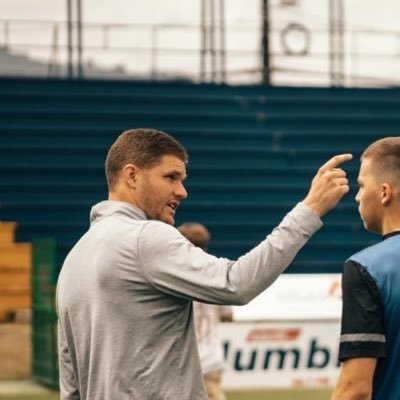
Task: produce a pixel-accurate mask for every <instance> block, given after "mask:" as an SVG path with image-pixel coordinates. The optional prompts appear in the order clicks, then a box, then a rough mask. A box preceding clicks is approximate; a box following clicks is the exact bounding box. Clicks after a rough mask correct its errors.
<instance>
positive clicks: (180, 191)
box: [176, 183, 188, 199]
mask: <svg viewBox="0 0 400 400" xmlns="http://www.w3.org/2000/svg"><path fill="white" fill-rule="evenodd" d="M176 195H177V196H178V197H179V198H180V199H186V198H187V197H188V192H187V190H186V188H185V186H184V185H183V183H180V184H179V186H178V188H177V190H176Z"/></svg>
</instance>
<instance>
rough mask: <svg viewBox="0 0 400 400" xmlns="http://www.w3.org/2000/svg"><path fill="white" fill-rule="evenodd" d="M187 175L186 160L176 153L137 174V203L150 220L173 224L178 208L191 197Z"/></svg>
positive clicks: (163, 157) (166, 156) (162, 158)
mask: <svg viewBox="0 0 400 400" xmlns="http://www.w3.org/2000/svg"><path fill="white" fill-rule="evenodd" d="M185 178H186V167H185V163H184V162H183V161H182V160H181V159H180V158H178V157H176V156H173V155H165V156H162V157H161V159H160V162H159V163H158V164H157V165H155V166H154V167H151V168H149V169H140V170H139V171H138V174H137V182H138V186H137V188H138V192H137V197H136V204H137V206H138V207H139V208H141V209H142V210H143V211H144V212H145V213H146V214H147V216H148V217H149V218H150V219H154V220H158V221H163V222H165V223H167V224H170V225H173V224H174V223H175V219H174V216H175V211H176V209H177V208H178V206H179V204H180V202H181V201H182V200H184V199H186V198H187V192H186V189H185V187H184V186H183V181H184V180H185Z"/></svg>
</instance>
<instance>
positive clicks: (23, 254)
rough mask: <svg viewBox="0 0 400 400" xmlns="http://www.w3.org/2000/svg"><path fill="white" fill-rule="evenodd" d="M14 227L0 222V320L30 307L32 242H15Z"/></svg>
mask: <svg viewBox="0 0 400 400" xmlns="http://www.w3.org/2000/svg"><path fill="white" fill-rule="evenodd" d="M16 228H17V223H16V222H1V221H0V321H4V320H6V319H7V317H8V316H9V315H10V313H15V312H16V311H18V310H21V309H29V308H30V307H31V270H32V266H31V264H32V261H31V259H32V245H31V244H30V243H16V242H15V230H16Z"/></svg>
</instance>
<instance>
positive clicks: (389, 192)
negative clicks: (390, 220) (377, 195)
mask: <svg viewBox="0 0 400 400" xmlns="http://www.w3.org/2000/svg"><path fill="white" fill-rule="evenodd" d="M394 196H395V189H394V187H393V186H392V185H391V184H390V183H382V186H381V204H382V205H383V206H386V205H388V204H390V202H391V201H392V199H393V197H394Z"/></svg>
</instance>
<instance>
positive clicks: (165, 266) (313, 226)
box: [57, 201, 322, 400]
mask: <svg viewBox="0 0 400 400" xmlns="http://www.w3.org/2000/svg"><path fill="white" fill-rule="evenodd" d="M321 225H322V223H321V220H320V219H319V218H318V216H317V215H316V214H315V213H314V212H312V211H311V210H310V209H308V208H307V207H306V206H305V205H303V204H302V203H299V204H298V205H297V206H296V207H295V208H294V209H293V210H292V211H291V212H290V213H289V214H287V215H286V217H285V218H284V219H283V221H282V222H281V224H280V225H279V226H278V227H277V228H275V229H274V230H273V232H272V233H271V234H270V235H269V236H267V238H266V239H265V240H264V241H263V242H261V243H260V244H259V245H258V246H257V247H255V248H254V249H253V250H251V251H250V252H249V253H247V254H246V255H244V256H242V257H240V258H239V259H238V260H237V261H231V260H228V259H224V258H216V257H214V256H212V255H209V254H207V253H205V252H203V251H202V250H201V249H199V248H198V247H195V246H193V245H192V244H191V243H190V242H189V241H188V240H186V239H185V238H184V237H183V236H182V235H181V234H180V233H179V232H178V231H177V230H176V229H175V228H174V227H173V226H170V225H167V224H165V223H162V222H159V221H153V220H147V219H146V215H145V214H144V213H143V211H141V210H140V209H138V208H136V207H134V206H132V205H130V204H127V203H122V202H116V201H104V202H101V203H99V204H97V205H96V206H94V207H93V208H92V212H91V226H90V229H89V230H88V232H87V233H86V234H85V235H84V236H83V237H82V238H81V239H80V240H79V242H78V243H77V244H76V245H75V246H74V248H73V249H72V250H71V252H70V253H69V255H68V256H67V258H66V260H65V262H64V265H63V267H62V270H61V273H60V276H59V281H58V285H57V312H58V346H59V366H60V388H61V399H64V400H72V399H87V400H128V399H129V400H206V399H207V396H206V393H205V390H204V387H203V380H202V372H201V369H200V361H199V355H198V351H197V342H196V336H195V330H194V325H193V314H192V303H191V300H196V301H201V302H209V303H215V304H237V305H240V304H246V303H248V302H249V301H250V300H252V299H253V298H254V297H255V296H257V295H258V294H259V293H261V292H262V291H264V290H265V289H266V288H267V287H268V286H269V285H271V283H272V282H274V280H275V279H276V278H277V277H278V276H279V274H280V273H281V272H282V271H283V270H284V269H285V268H286V267H287V266H288V265H289V264H290V263H291V261H292V260H293V258H294V256H295V255H296V253H297V252H298V250H299V249H300V248H301V247H302V246H303V245H304V244H305V243H306V241H307V240H308V239H309V238H310V236H311V235H312V234H313V233H314V232H315V231H316V230H317V229H319V228H320V227H321Z"/></svg>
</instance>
